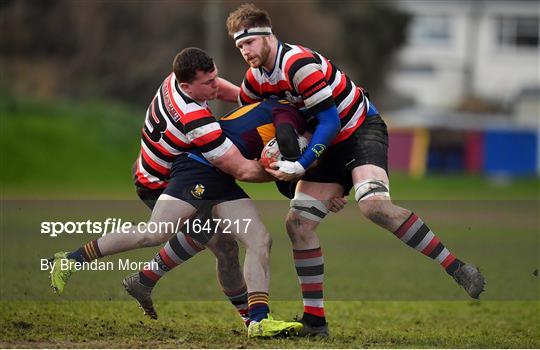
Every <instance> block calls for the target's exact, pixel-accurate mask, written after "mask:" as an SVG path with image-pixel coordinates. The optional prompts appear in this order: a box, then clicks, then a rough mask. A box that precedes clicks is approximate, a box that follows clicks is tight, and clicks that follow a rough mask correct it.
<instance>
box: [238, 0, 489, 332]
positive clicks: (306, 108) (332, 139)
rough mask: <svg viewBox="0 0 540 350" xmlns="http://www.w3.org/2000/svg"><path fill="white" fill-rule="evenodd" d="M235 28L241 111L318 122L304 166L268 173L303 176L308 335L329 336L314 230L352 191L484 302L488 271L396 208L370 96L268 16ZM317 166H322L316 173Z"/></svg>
mask: <svg viewBox="0 0 540 350" xmlns="http://www.w3.org/2000/svg"><path fill="white" fill-rule="evenodd" d="M227 29H228V32H229V35H230V36H231V37H232V38H233V40H234V42H235V45H236V47H237V48H238V49H239V51H240V53H241V54H242V57H243V58H244V60H245V61H246V62H247V63H248V64H249V66H250V68H249V69H248V70H247V72H246V75H245V77H244V80H243V83H242V85H241V87H240V89H241V90H240V96H239V100H240V103H241V104H249V103H253V102H256V101H260V100H261V99H264V98H269V97H277V98H281V99H286V100H288V101H290V102H291V103H293V104H294V105H295V106H297V107H298V108H300V109H301V111H303V112H304V113H305V114H306V115H307V116H312V117H314V118H315V119H316V120H317V122H318V125H317V127H316V129H315V131H314V133H313V136H312V138H311V141H310V143H309V145H308V147H307V149H306V151H305V152H304V153H303V154H302V156H301V157H300V159H298V160H297V161H287V160H284V161H279V162H276V163H275V164H273V165H272V167H274V168H275V169H269V170H268V171H269V172H270V173H271V174H272V175H274V176H275V177H276V178H278V179H280V180H284V181H291V180H295V179H299V178H302V179H301V180H300V181H299V182H298V185H297V187H296V193H295V196H294V198H293V199H292V201H291V208H290V211H289V214H288V216H287V219H286V227H287V232H288V234H289V236H290V238H291V242H292V248H293V257H294V261H295V266H296V270H297V274H298V278H299V282H300V285H301V290H302V295H303V301H304V314H303V317H302V318H301V319H300V322H301V323H303V324H304V327H303V330H302V335H321V336H327V335H328V333H329V331H328V325H327V323H326V319H325V312H324V303H323V273H324V262H323V254H322V251H321V248H320V243H319V239H318V237H317V234H316V233H315V229H316V227H317V226H318V224H319V223H320V222H321V221H322V220H323V219H324V217H325V216H326V214H327V213H328V209H327V208H326V206H325V205H324V203H323V202H324V201H325V200H328V199H329V198H333V197H340V196H342V195H344V194H345V195H346V194H348V192H349V191H350V189H351V188H352V187H354V189H355V199H356V200H357V202H358V206H359V209H360V212H361V213H362V214H363V215H364V216H366V217H367V218H368V219H369V220H371V221H372V222H374V223H375V224H377V225H379V226H381V227H383V228H385V229H387V230H389V231H390V232H392V233H394V235H395V236H396V237H398V238H399V239H400V240H401V241H402V242H403V243H405V244H407V245H408V246H410V247H412V248H414V249H416V250H417V251H419V252H421V253H422V254H424V255H426V256H428V257H430V258H432V259H434V260H435V261H437V263H439V264H440V265H441V266H442V267H443V268H444V269H445V271H446V272H447V273H448V274H449V275H450V276H452V277H453V278H454V279H455V280H456V282H457V283H458V284H459V285H461V286H462V287H463V288H464V289H465V290H466V291H467V293H468V294H469V295H470V296H471V297H473V298H478V297H479V295H480V293H481V292H482V291H483V290H484V284H485V282H484V277H483V276H482V274H481V273H480V271H479V270H478V269H477V268H476V267H475V266H473V265H471V264H467V263H464V262H462V261H461V260H459V259H458V258H456V256H455V255H454V254H452V253H451V252H450V251H449V250H448V249H447V248H445V246H444V245H443V244H442V243H441V242H440V240H439V239H438V238H437V237H436V236H435V235H434V233H433V232H432V231H431V230H430V229H429V228H428V226H426V224H425V223H424V222H423V221H422V220H421V219H420V218H419V217H418V216H417V215H415V214H414V213H412V212H411V211H410V210H407V209H404V208H401V207H398V206H396V205H395V204H393V203H392V201H391V200H390V185H389V180H388V167H387V148H388V134H387V127H386V124H385V123H384V121H383V119H382V118H381V117H380V115H379V113H378V111H377V109H376V108H375V106H374V105H373V103H372V102H371V101H370V100H369V99H368V98H367V96H366V93H365V91H364V90H363V89H362V88H361V87H359V86H357V85H355V84H354V83H353V82H352V81H351V80H350V79H349V77H347V76H346V75H345V74H344V72H343V71H341V70H340V69H339V68H338V67H337V66H336V65H335V64H334V63H333V62H331V61H330V60H329V59H327V58H326V57H324V56H322V55H321V54H319V53H317V52H315V51H313V50H311V49H308V48H305V47H302V46H299V45H290V44H287V43H283V42H280V41H279V40H278V39H277V38H276V36H275V35H274V34H273V32H272V25H271V20H270V17H269V15H268V13H267V12H266V11H264V10H261V9H259V8H257V7H256V6H254V5H253V4H244V5H242V6H240V7H239V8H238V9H236V10H235V11H233V12H232V13H230V15H229V17H228V19H227ZM316 159H318V160H319V161H320V162H319V164H318V165H317V166H316V167H315V168H313V169H309V170H307V169H308V168H309V167H310V165H311V164H312V163H313V162H314V161H315V160H316ZM306 170H307V171H306Z"/></svg>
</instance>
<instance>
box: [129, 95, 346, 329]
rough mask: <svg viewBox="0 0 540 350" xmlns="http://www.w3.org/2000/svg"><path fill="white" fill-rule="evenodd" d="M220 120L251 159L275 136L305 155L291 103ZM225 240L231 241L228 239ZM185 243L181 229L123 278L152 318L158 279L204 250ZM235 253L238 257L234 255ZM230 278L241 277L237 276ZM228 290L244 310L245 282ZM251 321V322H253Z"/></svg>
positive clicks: (335, 207) (335, 203)
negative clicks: (144, 266) (145, 263)
mask: <svg viewBox="0 0 540 350" xmlns="http://www.w3.org/2000/svg"><path fill="white" fill-rule="evenodd" d="M219 124H220V125H221V129H222V130H223V132H224V134H225V135H226V136H227V137H228V138H229V139H230V140H231V141H232V142H233V143H234V144H235V145H236V146H237V147H238V149H239V150H240V152H241V153H242V155H243V156H244V157H245V158H247V159H257V158H259V156H260V154H261V151H262V149H263V147H264V145H265V144H267V143H268V141H270V140H271V139H272V138H274V137H276V138H277V140H278V145H279V147H280V151H281V154H282V155H283V156H284V157H285V158H287V159H297V158H299V157H300V155H301V150H300V147H299V144H298V140H297V138H298V135H301V134H303V133H304V131H305V129H306V126H305V121H304V119H303V117H302V116H301V115H300V113H299V112H298V111H297V110H296V109H295V108H293V107H292V106H291V105H290V104H288V103H287V104H284V103H283V102H279V101H276V100H265V101H263V102H257V103H254V104H251V105H247V106H245V107H241V108H238V109H236V110H234V111H232V112H231V113H229V114H227V115H226V116H224V117H222V118H221V119H220V120H219ZM195 152H196V151H195ZM195 152H194V153H192V156H195V155H196V158H194V159H196V160H199V161H200V162H202V163H203V164H206V165H208V166H211V165H210V164H208V163H207V162H206V161H205V160H204V158H202V155H200V154H199V153H195ZM173 169H174V166H173ZM173 171H174V170H173ZM276 184H277V186H278V189H279V191H280V192H281V193H282V194H283V195H284V196H286V197H287V198H289V199H290V198H292V197H293V195H294V186H295V183H288V182H277V183H276ZM345 202H346V200H345V199H344V198H334V199H332V200H331V201H330V202H329V203H327V205H328V208H329V210H331V211H334V212H336V211H339V210H340V209H342V208H343V206H344V205H345ZM208 219H210V220H211V217H210V218H202V221H203V223H202V224H204V221H205V220H208ZM192 230H193V229H192ZM214 232H215V231H214V230H213V229H209V230H202V229H200V228H199V232H194V234H195V235H196V237H195V238H196V240H197V241H198V242H207V241H208V240H209V237H212V234H213V233H214ZM191 234H193V233H191ZM221 235H224V233H221V232H220V233H219V234H217V235H216V236H221ZM210 240H215V238H211V239H210ZM225 241H226V243H227V240H225ZM185 246H187V245H186V236H185V235H184V234H183V233H182V232H180V233H178V234H177V235H176V236H175V237H173V238H171V239H170V240H169V242H168V243H167V244H166V245H165V247H163V248H162V249H161V250H160V251H159V252H158V253H157V254H156V255H155V257H154V259H152V261H150V263H149V264H148V267H149V268H148V269H145V270H141V271H140V272H138V273H135V274H132V275H130V276H128V277H126V278H125V279H124V281H123V284H124V286H125V287H126V289H127V290H128V292H129V293H130V295H132V296H133V297H134V298H135V299H137V301H138V302H139V305H140V306H141V308H142V309H143V310H144V312H145V314H147V315H149V316H150V317H152V318H157V313H156V311H155V309H154V307H153V303H152V299H151V293H152V290H153V288H154V287H155V285H156V283H157V282H158V281H159V280H160V278H162V277H163V276H164V275H165V274H166V273H167V272H168V271H170V270H171V269H173V268H175V267H176V266H178V265H180V264H181V263H182V262H184V261H185V260H187V259H189V258H191V257H192V256H193V255H194V254H196V253H197V252H199V251H200V250H193V249H186V248H184V247H185ZM188 248H189V246H188ZM226 250H227V252H228V254H226V256H227V257H229V258H230V259H228V260H230V261H229V262H228V263H226V264H224V265H225V266H234V267H236V266H237V264H238V257H237V255H238V247H237V246H235V245H230V244H228V247H227V249H226ZM233 255H235V256H236V257H233ZM230 273H231V274H233V275H236V274H237V269H231V271H230ZM224 275H226V274H224ZM224 277H227V276H224ZM229 279H230V280H237V278H229ZM225 294H227V296H228V297H229V299H230V300H231V302H232V303H233V304H235V306H237V308H239V311H240V313H242V308H243V309H245V308H246V304H245V302H246V300H245V299H246V298H245V286H243V285H240V286H239V289H237V290H236V291H228V292H227V291H226V292H225ZM246 321H248V320H246ZM247 323H248V324H249V322H247Z"/></svg>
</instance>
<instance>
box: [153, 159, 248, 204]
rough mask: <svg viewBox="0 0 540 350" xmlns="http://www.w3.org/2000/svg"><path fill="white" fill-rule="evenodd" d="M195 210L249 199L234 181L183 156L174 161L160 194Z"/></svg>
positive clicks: (212, 168)
mask: <svg viewBox="0 0 540 350" xmlns="http://www.w3.org/2000/svg"><path fill="white" fill-rule="evenodd" d="M163 193H165V194H168V195H169V196H172V197H174V198H178V199H180V200H183V201H185V202H188V203H189V204H191V205H193V206H194V207H195V208H197V209H198V210H199V209H202V208H203V207H205V206H214V205H216V204H219V203H222V202H228V201H233V200H236V199H243V198H249V196H248V195H247V194H246V193H245V192H244V190H243V189H242V188H241V187H240V186H238V184H237V183H236V181H235V179H234V178H233V177H232V176H230V175H228V174H226V173H224V172H222V171H220V170H219V169H217V168H214V167H211V166H208V165H205V164H202V163H200V162H198V161H196V160H193V159H191V158H189V157H188V156H187V155H185V154H182V155H180V156H178V157H176V158H175V160H174V162H173V166H172V169H171V177H170V179H169V184H168V185H167V188H165V191H164V192H163Z"/></svg>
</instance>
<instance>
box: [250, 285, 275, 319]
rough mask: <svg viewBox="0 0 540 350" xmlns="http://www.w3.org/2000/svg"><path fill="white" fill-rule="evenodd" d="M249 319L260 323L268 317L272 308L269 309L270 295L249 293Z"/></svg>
mask: <svg viewBox="0 0 540 350" xmlns="http://www.w3.org/2000/svg"><path fill="white" fill-rule="evenodd" d="M248 308H249V319H250V320H251V321H256V322H259V321H261V320H262V319H265V318H267V317H268V314H269V313H270V308H269V307H268V293H265V292H253V293H248Z"/></svg>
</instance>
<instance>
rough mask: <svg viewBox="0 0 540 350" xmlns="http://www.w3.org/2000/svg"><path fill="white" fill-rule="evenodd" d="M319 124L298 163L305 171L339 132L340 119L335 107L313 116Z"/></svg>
mask: <svg viewBox="0 0 540 350" xmlns="http://www.w3.org/2000/svg"><path fill="white" fill-rule="evenodd" d="M315 118H317V120H318V121H319V124H318V125H317V127H316V128H315V131H314V132H313V136H312V137H311V140H310V141H309V144H308V146H307V148H306V151H305V152H304V153H303V154H302V156H301V157H300V159H299V160H298V162H299V163H300V164H301V165H302V166H303V167H304V169H307V168H308V167H309V166H310V165H311V164H312V163H313V162H314V161H315V160H316V159H317V158H319V157H320V156H321V155H322V153H324V151H325V150H326V149H327V148H328V146H329V145H330V143H331V142H332V141H333V140H334V138H335V137H336V135H337V134H338V132H339V130H340V126H341V123H340V119H339V114H338V112H337V108H336V107H331V108H328V109H326V110H324V111H322V112H319V113H317V114H316V115H315Z"/></svg>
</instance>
